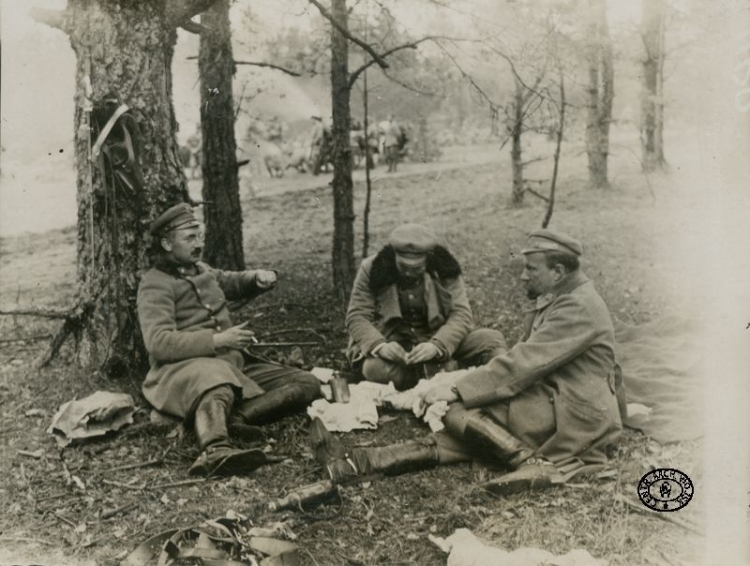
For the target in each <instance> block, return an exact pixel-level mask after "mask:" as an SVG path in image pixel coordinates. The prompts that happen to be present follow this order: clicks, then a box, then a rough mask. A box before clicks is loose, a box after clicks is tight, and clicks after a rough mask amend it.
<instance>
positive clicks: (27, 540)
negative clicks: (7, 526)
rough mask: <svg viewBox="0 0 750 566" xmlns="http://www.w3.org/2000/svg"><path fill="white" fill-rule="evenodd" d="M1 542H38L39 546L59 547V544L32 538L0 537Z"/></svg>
mask: <svg viewBox="0 0 750 566" xmlns="http://www.w3.org/2000/svg"><path fill="white" fill-rule="evenodd" d="M0 540H2V541H8V542H37V543H39V544H46V545H47V546H57V543H54V542H49V541H46V540H42V539H40V538H31V537H0Z"/></svg>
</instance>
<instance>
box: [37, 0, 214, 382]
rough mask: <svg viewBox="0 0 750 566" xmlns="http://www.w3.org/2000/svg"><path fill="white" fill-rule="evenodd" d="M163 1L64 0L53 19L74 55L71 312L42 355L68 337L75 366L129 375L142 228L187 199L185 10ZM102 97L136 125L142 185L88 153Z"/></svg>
mask: <svg viewBox="0 0 750 566" xmlns="http://www.w3.org/2000/svg"><path fill="white" fill-rule="evenodd" d="M204 2H205V0H204ZM169 4H170V7H171V9H168V8H167V2H166V1H165V0H160V1H152V0H107V1H104V0H69V2H68V5H67V8H66V9H65V10H64V11H63V12H61V18H60V22H58V23H59V25H58V26H56V27H59V28H60V29H62V30H63V31H64V32H66V33H67V34H68V36H69V38H70V42H71V45H72V47H73V50H74V51H75V53H76V92H75V103H76V110H75V118H74V121H75V138H74V139H75V152H76V156H75V161H76V175H77V203H78V222H77V229H78V232H77V234H78V242H77V269H76V296H75V305H74V306H73V308H72V313H73V314H71V315H70V316H69V317H67V319H66V321H65V323H64V325H63V327H62V329H61V330H60V332H59V333H58V335H57V336H56V337H55V339H54V340H53V342H52V345H51V348H50V352H49V353H48V356H47V357H46V359H45V360H44V361H49V359H51V357H52V356H54V354H55V353H56V352H57V351H58V350H59V348H60V346H61V345H62V343H63V342H64V341H65V340H66V338H68V337H69V336H71V335H72V336H73V337H74V338H75V340H76V354H77V361H78V362H79V363H80V364H81V365H82V366H84V367H86V368H89V369H91V370H93V371H103V372H104V373H105V374H107V375H109V376H112V377H122V376H129V377H131V378H135V379H136V380H137V382H140V377H141V376H142V371H143V370H144V368H146V367H147V364H148V359H147V356H146V352H145V349H144V347H143V341H142V339H141V336H140V330H139V325H138V320H137V316H136V304H135V303H136V290H137V285H138V277H137V274H138V273H139V271H140V270H142V269H144V268H146V267H147V266H148V265H149V258H148V254H147V250H148V247H149V245H150V243H151V239H150V237H149V235H148V227H149V225H150V223H151V221H152V220H153V219H154V217H155V216H156V215H157V214H159V213H160V212H161V211H163V210H164V209H165V208H167V207H169V206H171V205H173V204H176V203H178V202H181V201H184V200H185V199H186V198H187V192H186V190H185V176H184V173H183V170H182V165H181V162H180V158H179V153H178V145H177V139H176V136H175V132H176V127H177V124H176V120H175V115H174V108H173V106H172V78H171V71H170V68H171V63H172V56H173V53H174V44H175V41H176V38H177V34H176V25H178V23H177V21H176V20H175V17H177V18H178V19H179V20H180V21H184V20H185V19H186V18H189V17H190V16H191V15H193V14H192V13H190V12H189V10H185V5H184V4H183V3H181V2H178V1H177V0H172V1H171V2H170V3H169ZM195 5H196V6H198V4H197V3H196V4H195ZM191 6H192V4H191ZM107 101H113V104H114V105H115V106H116V105H118V104H121V103H124V104H127V106H128V107H129V113H130V116H132V118H133V120H134V121H135V122H136V123H137V131H135V129H133V132H132V133H133V134H134V135H135V137H136V140H135V141H136V144H135V146H136V148H137V151H136V155H135V157H136V159H137V161H138V164H139V166H140V170H141V172H142V177H143V183H142V185H141V184H140V183H136V184H135V186H134V187H133V188H127V187H123V185H122V184H119V185H118V184H115V183H113V182H112V177H111V175H110V173H108V172H107V171H106V169H105V168H104V167H101V165H102V163H103V161H100V160H102V159H103V157H101V156H100V157H99V158H98V159H96V160H94V161H92V160H91V155H92V144H93V143H94V141H93V136H96V135H97V134H98V130H97V129H96V128H95V127H94V126H95V125H94V120H93V117H92V109H94V110H97V109H99V108H102V107H103V106H104V105H105V103H106V102H107ZM123 119H124V118H120V120H123ZM101 126H102V124H99V127H101Z"/></svg>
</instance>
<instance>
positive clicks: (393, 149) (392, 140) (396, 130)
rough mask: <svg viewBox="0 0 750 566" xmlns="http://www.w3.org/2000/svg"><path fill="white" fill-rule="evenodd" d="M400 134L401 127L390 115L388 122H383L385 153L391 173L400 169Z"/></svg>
mask: <svg viewBox="0 0 750 566" xmlns="http://www.w3.org/2000/svg"><path fill="white" fill-rule="evenodd" d="M400 133H401V130H400V126H399V125H398V123H397V122H396V120H395V119H394V118H393V114H391V115H389V116H388V120H387V121H386V122H382V134H383V151H384V155H385V162H386V163H387V164H388V172H389V173H390V172H392V171H396V169H398V158H399V134H400Z"/></svg>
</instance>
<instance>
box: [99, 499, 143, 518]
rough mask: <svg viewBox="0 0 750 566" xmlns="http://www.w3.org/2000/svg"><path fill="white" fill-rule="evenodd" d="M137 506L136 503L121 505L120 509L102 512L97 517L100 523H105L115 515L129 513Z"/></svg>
mask: <svg viewBox="0 0 750 566" xmlns="http://www.w3.org/2000/svg"><path fill="white" fill-rule="evenodd" d="M137 506H138V503H137V502H135V503H128V504H127V505H122V506H121V507H117V508H115V509H110V510H109V511H104V512H102V514H101V515H100V516H99V520H100V521H106V520H107V519H111V518H112V517H114V516H115V515H119V514H120V513H125V512H126V511H130V510H131V509H134V508H135V507H137Z"/></svg>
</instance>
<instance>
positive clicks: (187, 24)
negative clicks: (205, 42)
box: [180, 20, 208, 35]
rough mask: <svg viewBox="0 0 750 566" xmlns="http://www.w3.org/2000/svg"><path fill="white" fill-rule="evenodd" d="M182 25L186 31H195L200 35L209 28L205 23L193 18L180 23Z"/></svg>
mask: <svg viewBox="0 0 750 566" xmlns="http://www.w3.org/2000/svg"><path fill="white" fill-rule="evenodd" d="M180 27H181V28H182V29H184V30H185V31H187V32H190V33H194V34H196V35H200V34H202V33H203V32H205V31H206V30H207V29H208V28H207V27H206V26H204V25H203V24H199V23H198V22H194V21H193V20H185V21H184V22H183V23H182V24H181V25H180Z"/></svg>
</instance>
